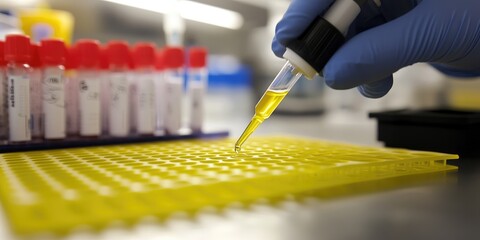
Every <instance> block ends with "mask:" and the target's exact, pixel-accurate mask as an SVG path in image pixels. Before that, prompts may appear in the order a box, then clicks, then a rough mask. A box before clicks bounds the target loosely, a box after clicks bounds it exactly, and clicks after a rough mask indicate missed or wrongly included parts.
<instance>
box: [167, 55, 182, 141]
mask: <svg viewBox="0 0 480 240" xmlns="http://www.w3.org/2000/svg"><path fill="white" fill-rule="evenodd" d="M164 54H165V81H166V97H167V108H166V114H165V130H166V132H167V134H178V133H179V131H180V129H181V127H182V94H183V78H184V52H183V48H179V47H167V48H165V52H164Z"/></svg>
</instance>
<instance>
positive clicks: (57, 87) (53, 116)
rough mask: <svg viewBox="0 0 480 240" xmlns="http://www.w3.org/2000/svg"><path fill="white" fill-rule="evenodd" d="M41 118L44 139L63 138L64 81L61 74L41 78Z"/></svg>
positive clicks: (64, 121) (64, 114)
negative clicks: (43, 126) (43, 122)
mask: <svg viewBox="0 0 480 240" xmlns="http://www.w3.org/2000/svg"><path fill="white" fill-rule="evenodd" d="M43 119H44V121H45V138H46V139H61V138H65V128H66V126H65V124H66V111H65V81H64V78H63V76H62V75H61V74H51V75H47V76H45V78H44V80H43Z"/></svg>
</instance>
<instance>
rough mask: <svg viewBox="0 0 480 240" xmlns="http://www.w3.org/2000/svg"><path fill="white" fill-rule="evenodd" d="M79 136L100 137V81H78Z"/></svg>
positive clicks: (93, 79) (92, 79)
mask: <svg viewBox="0 0 480 240" xmlns="http://www.w3.org/2000/svg"><path fill="white" fill-rule="evenodd" d="M79 91H80V105H79V106H80V135H82V136H98V135H100V127H101V116H100V80H99V79H98V78H97V79H95V78H89V79H88V78H87V79H80V82H79Z"/></svg>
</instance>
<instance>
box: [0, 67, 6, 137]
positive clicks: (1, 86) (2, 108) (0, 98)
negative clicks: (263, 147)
mask: <svg viewBox="0 0 480 240" xmlns="http://www.w3.org/2000/svg"><path fill="white" fill-rule="evenodd" d="M7 99H8V96H7V75H5V71H4V69H3V68H0V140H5V139H7V133H8V131H7V130H8V113H7V109H8V101H7Z"/></svg>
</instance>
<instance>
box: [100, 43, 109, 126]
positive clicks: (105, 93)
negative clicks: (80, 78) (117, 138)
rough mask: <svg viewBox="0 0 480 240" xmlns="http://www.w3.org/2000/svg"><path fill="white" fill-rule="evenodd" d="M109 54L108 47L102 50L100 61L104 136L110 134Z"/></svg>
mask: <svg viewBox="0 0 480 240" xmlns="http://www.w3.org/2000/svg"><path fill="white" fill-rule="evenodd" d="M107 55H108V53H107V47H106V46H105V47H101V48H100V59H99V67H100V71H99V74H100V92H101V94H100V98H101V99H100V105H101V106H100V108H101V110H100V112H101V115H102V135H107V134H108V132H109V126H108V116H109V110H108V107H109V98H110V97H109V96H110V89H109V75H110V72H109V61H108V56H107Z"/></svg>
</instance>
